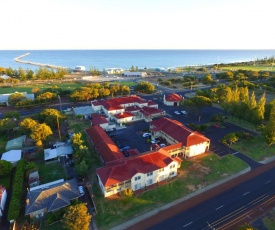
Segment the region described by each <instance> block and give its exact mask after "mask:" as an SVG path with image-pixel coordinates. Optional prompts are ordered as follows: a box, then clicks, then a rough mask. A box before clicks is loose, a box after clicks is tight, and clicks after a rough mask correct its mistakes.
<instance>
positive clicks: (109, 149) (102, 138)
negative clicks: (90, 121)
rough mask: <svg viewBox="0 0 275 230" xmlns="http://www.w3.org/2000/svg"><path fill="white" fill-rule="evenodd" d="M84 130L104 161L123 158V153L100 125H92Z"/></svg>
mask: <svg viewBox="0 0 275 230" xmlns="http://www.w3.org/2000/svg"><path fill="white" fill-rule="evenodd" d="M86 132H87V134H88V135H89V137H90V138H91V140H92V142H93V143H94V145H95V147H96V149H97V150H98V152H99V154H100V156H101V158H102V159H103V161H104V162H105V163H107V162H109V161H113V160H117V159H120V158H124V155H123V153H122V152H121V151H120V150H119V148H118V147H117V146H116V144H115V143H114V142H113V140H112V139H111V138H110V137H109V136H108V135H107V133H106V132H105V131H104V130H103V129H102V128H101V127H100V126H93V127H91V128H89V129H87V130H86Z"/></svg>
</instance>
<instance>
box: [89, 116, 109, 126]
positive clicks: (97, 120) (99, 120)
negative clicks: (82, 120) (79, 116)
mask: <svg viewBox="0 0 275 230" xmlns="http://www.w3.org/2000/svg"><path fill="white" fill-rule="evenodd" d="M106 123H108V121H107V119H106V117H105V116H102V115H100V114H96V113H94V114H92V125H93V126H95V125H101V124H106Z"/></svg>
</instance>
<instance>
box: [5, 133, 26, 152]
mask: <svg viewBox="0 0 275 230" xmlns="http://www.w3.org/2000/svg"><path fill="white" fill-rule="evenodd" d="M25 140H26V135H23V136H21V137H17V138H15V139H12V140H9V141H8V143H7V145H6V148H5V149H6V151H9V150H16V149H22V148H23V143H24V142H25Z"/></svg>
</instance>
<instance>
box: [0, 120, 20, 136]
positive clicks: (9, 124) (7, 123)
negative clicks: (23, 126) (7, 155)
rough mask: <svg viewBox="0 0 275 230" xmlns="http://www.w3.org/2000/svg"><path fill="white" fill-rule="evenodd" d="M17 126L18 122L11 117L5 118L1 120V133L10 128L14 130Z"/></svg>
mask: <svg viewBox="0 0 275 230" xmlns="http://www.w3.org/2000/svg"><path fill="white" fill-rule="evenodd" d="M15 127H16V123H15V121H14V120H13V119H11V118H4V119H2V120H0V134H5V133H7V132H8V131H9V130H12V129H13V128H15Z"/></svg>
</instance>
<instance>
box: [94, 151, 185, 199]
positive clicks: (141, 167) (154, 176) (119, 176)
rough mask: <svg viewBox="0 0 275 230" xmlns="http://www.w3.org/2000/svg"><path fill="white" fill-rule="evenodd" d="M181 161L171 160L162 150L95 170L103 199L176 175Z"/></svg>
mask: <svg viewBox="0 0 275 230" xmlns="http://www.w3.org/2000/svg"><path fill="white" fill-rule="evenodd" d="M181 161H182V160H181V159H180V158H178V157H175V158H171V157H170V155H169V154H168V153H167V152H166V151H165V150H163V149H159V150H158V151H154V152H147V153H145V154H144V155H137V156H133V157H128V158H124V159H119V160H116V161H112V162H109V163H107V164H106V165H105V166H104V167H102V168H98V169H97V170H96V173H97V177H98V181H99V186H100V189H101V192H102V194H103V196H104V197H108V196H111V195H113V194H116V193H119V192H122V191H123V190H124V189H132V190H133V191H137V190H140V189H144V188H146V187H149V186H151V185H154V184H157V183H159V182H162V181H165V180H169V179H171V178H173V177H175V176H176V175H177V169H178V168H179V167H180V163H181Z"/></svg>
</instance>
